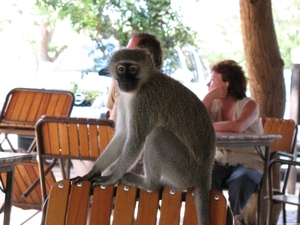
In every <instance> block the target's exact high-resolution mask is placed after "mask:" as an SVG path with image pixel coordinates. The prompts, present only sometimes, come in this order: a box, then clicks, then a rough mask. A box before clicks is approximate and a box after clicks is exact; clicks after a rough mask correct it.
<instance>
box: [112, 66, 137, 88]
mask: <svg viewBox="0 0 300 225" xmlns="http://www.w3.org/2000/svg"><path fill="white" fill-rule="evenodd" d="M116 72H117V75H118V76H117V79H116V80H117V82H118V84H119V88H120V89H121V90H122V91H125V92H129V91H133V90H134V89H135V88H136V87H137V84H138V80H139V79H138V77H137V76H138V74H139V67H138V65H136V64H132V63H119V64H118V65H117V66H116Z"/></svg>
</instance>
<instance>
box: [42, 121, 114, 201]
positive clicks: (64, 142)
mask: <svg viewBox="0 0 300 225" xmlns="http://www.w3.org/2000/svg"><path fill="white" fill-rule="evenodd" d="M113 135H114V122H113V121H110V120H106V119H88V118H71V117H54V116H43V117H42V118H41V119H40V120H39V121H38V122H37V124H36V138H37V152H38V158H39V165H40V177H41V189H42V195H43V199H44V200H45V198H46V197H47V191H46V184H45V180H44V179H43V177H45V175H44V170H43V167H44V163H45V159H54V163H55V160H56V159H66V160H69V159H81V160H96V159H97V158H98V157H99V156H100V154H101V153H102V152H103V151H104V150H105V148H106V146H107V145H108V143H109V142H110V140H111V139H112V137H113ZM62 172H63V171H62Z"/></svg>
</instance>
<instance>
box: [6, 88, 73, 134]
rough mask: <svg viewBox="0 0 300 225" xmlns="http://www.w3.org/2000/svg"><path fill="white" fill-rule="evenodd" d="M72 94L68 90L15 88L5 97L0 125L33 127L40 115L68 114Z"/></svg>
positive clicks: (71, 105) (69, 112)
mask: <svg viewBox="0 0 300 225" xmlns="http://www.w3.org/2000/svg"><path fill="white" fill-rule="evenodd" d="M73 104H74V95H73V94H72V93H71V92H69V91H60V90H45V89H31V88H15V89H13V90H11V91H10V92H9V93H8V94H7V96H6V99H5V102H4V105H3V108H2V111H1V114H0V127H1V126H8V127H14V128H15V129H16V128H31V129H34V127H35V123H36V122H37V121H38V120H39V119H40V117H41V116H42V115H49V116H69V115H70V114H71V111H72V107H73Z"/></svg>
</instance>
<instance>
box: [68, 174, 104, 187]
mask: <svg viewBox="0 0 300 225" xmlns="http://www.w3.org/2000/svg"><path fill="white" fill-rule="evenodd" d="M98 176H99V177H100V176H101V173H87V174H86V175H84V176H83V177H80V176H77V177H74V178H71V182H72V183H74V184H77V183H78V182H81V181H84V180H87V181H91V182H94V180H95V179H96V177H98Z"/></svg>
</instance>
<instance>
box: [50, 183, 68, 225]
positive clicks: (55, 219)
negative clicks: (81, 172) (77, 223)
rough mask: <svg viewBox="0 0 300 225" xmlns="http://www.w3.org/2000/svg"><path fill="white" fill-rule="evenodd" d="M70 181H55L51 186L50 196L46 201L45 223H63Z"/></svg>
mask: <svg viewBox="0 0 300 225" xmlns="http://www.w3.org/2000/svg"><path fill="white" fill-rule="evenodd" d="M70 185H71V184H70V181H69V180H63V181H59V182H57V183H55V184H54V185H53V187H52V188H51V191H50V193H51V196H52V198H49V200H48V203H47V214H46V220H45V225H53V224H55V225H65V216H66V213H67V208H68V200H69V192H70Z"/></svg>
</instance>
